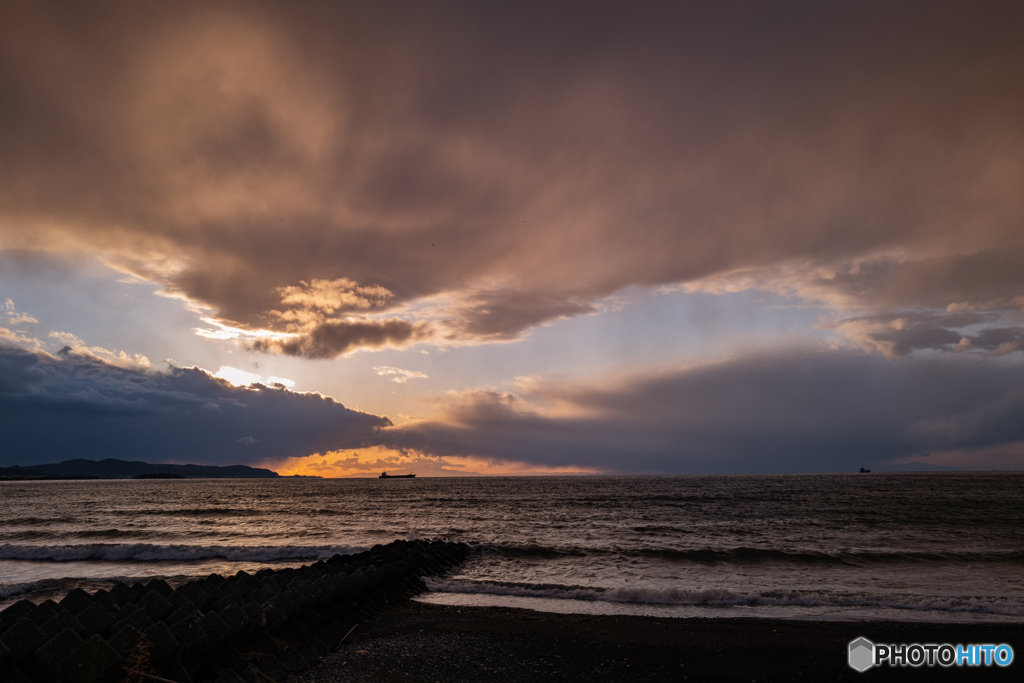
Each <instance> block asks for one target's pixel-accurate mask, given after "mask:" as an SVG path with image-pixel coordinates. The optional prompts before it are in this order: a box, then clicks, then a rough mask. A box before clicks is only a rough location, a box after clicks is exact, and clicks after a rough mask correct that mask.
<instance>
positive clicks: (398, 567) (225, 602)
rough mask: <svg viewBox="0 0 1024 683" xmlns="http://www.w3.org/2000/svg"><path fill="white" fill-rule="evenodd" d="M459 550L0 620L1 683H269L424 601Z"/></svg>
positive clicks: (26, 609)
mask: <svg viewBox="0 0 1024 683" xmlns="http://www.w3.org/2000/svg"><path fill="white" fill-rule="evenodd" d="M468 553H469V547H468V546H467V545H466V544H464V543H449V542H445V541H395V542H394V543H390V544H388V545H381V546H375V547H374V548H373V549H371V550H368V551H366V552H362V553H358V554H355V555H335V556H334V557H332V558H331V559H329V560H326V561H320V562H316V563H315V564H311V565H307V566H304V567H300V568H298V569H278V570H273V569H262V570H260V571H258V572H256V574H255V575H252V574H247V573H246V572H238V573H237V574H235V575H234V576H230V577H227V578H225V577H223V576H220V575H218V574H212V575H210V576H207V577H206V578H203V579H199V580H195V581H190V582H188V583H186V584H184V585H182V586H179V587H178V588H175V589H172V588H171V587H170V586H169V585H168V584H167V583H166V582H165V581H162V580H159V579H154V580H152V581H150V582H148V583H146V584H142V583H136V584H133V585H131V586H128V585H125V584H116V585H114V586H113V587H112V588H111V589H110V590H109V591H106V590H99V591H96V592H95V593H93V594H91V595H90V594H89V593H87V592H86V591H84V590H81V589H76V590H73V591H71V592H70V593H68V594H67V595H66V596H65V597H64V598H63V599H61V600H60V602H54V601H52V600H47V601H46V602H44V603H42V604H40V605H36V604H33V603H31V602H29V601H27V600H22V601H20V602H18V603H15V604H14V605H11V606H10V607H8V608H7V609H5V610H4V611H3V612H0V680H2V681H5V683H6V682H9V683H119V682H120V681H124V680H128V681H133V682H139V683H141V682H142V681H158V680H159V679H162V680H164V681H174V682H175V683H197V682H200V681H207V680H209V681H213V682H214V683H243V682H244V683H274V682H277V681H281V680H282V679H284V678H285V677H287V676H288V674H291V673H297V672H300V671H303V670H305V669H306V668H308V666H309V665H310V663H312V662H314V661H316V660H317V659H319V658H320V657H322V656H323V655H325V654H327V653H329V652H331V651H332V650H334V649H335V648H336V647H337V646H338V645H339V643H340V642H341V641H342V640H343V639H344V637H345V636H346V634H347V633H348V632H349V631H350V629H351V628H352V627H353V626H355V625H356V624H357V623H359V622H362V621H365V620H366V619H368V618H370V617H372V615H373V613H374V612H375V611H376V610H378V609H380V608H381V607H383V606H384V605H386V604H388V603H393V602H396V601H403V600H407V599H409V598H411V597H413V596H415V595H416V594H418V593H420V592H422V591H424V590H426V587H425V586H424V585H423V582H422V581H420V577H421V576H437V575H440V574H443V573H445V572H446V571H448V570H449V569H450V568H452V567H454V566H455V565H457V564H459V563H461V562H462V561H463V560H465V558H466V556H467V554H468Z"/></svg>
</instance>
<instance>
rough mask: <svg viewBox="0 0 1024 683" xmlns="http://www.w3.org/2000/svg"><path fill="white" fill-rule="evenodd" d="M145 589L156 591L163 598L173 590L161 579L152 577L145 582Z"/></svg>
mask: <svg viewBox="0 0 1024 683" xmlns="http://www.w3.org/2000/svg"><path fill="white" fill-rule="evenodd" d="M146 589H147V590H151V591H156V592H157V593H159V594H160V595H162V596H163V597H165V598H166V597H167V596H168V595H170V594H171V593H173V592H174V589H173V588H171V586H170V585H169V584H168V583H167V582H166V581H164V580H163V579H153V580H152V581H150V582H149V583H147V584H146Z"/></svg>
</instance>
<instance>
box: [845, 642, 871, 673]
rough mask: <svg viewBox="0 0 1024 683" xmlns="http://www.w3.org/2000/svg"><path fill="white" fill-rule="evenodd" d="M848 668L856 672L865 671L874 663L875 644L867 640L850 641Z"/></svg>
mask: <svg viewBox="0 0 1024 683" xmlns="http://www.w3.org/2000/svg"><path fill="white" fill-rule="evenodd" d="M849 662H850V668H851V669H854V670H856V671H867V670H868V669H870V668H871V667H872V665H874V663H875V644H874V643H872V642H871V641H870V640H868V639H867V638H858V639H857V640H851V641H850V647H849Z"/></svg>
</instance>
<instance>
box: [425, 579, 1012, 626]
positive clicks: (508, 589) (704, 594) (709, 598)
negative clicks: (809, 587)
mask: <svg viewBox="0 0 1024 683" xmlns="http://www.w3.org/2000/svg"><path fill="white" fill-rule="evenodd" d="M422 580H423V582H424V583H425V584H426V586H427V589H428V590H430V591H431V592H434V593H471V594H485V595H509V596H515V597H526V598H549V599H557V600H590V601H604V602H622V603H637V604H650V605H680V606H695V607H700V606H706V607H713V606H742V607H773V606H804V607H875V608H888V609H904V610H919V611H941V612H974V613H980V614H1004V615H1012V616H1020V615H1024V600H1020V599H1007V598H984V597H965V596H956V597H950V596H945V597H941V598H940V597H926V596H917V595H872V594H868V593H831V592H828V591H762V592H738V591H730V590H726V589H724V588H708V589H704V590H687V589H685V588H644V587H630V588H599V587H593V586H562V585H556V584H525V583H511V582H488V581H466V580H451V581H445V580H443V579H437V578H434V577H429V576H424V577H422Z"/></svg>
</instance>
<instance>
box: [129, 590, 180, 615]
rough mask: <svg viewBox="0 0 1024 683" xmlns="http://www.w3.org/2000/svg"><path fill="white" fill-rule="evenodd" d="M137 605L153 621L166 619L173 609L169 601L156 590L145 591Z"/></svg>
mask: <svg viewBox="0 0 1024 683" xmlns="http://www.w3.org/2000/svg"><path fill="white" fill-rule="evenodd" d="M137 605H138V606H139V608H140V609H142V610H145V612H146V614H148V615H149V617H150V618H151V619H152V620H153V621H161V620H163V619H166V618H167V617H168V616H170V614H171V612H173V611H174V608H173V607H172V606H171V603H169V602H167V598H165V597H164V596H162V595H160V593H158V592H157V591H146V594H145V595H144V596H142V599H141V600H139V602H138V603H137Z"/></svg>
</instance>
